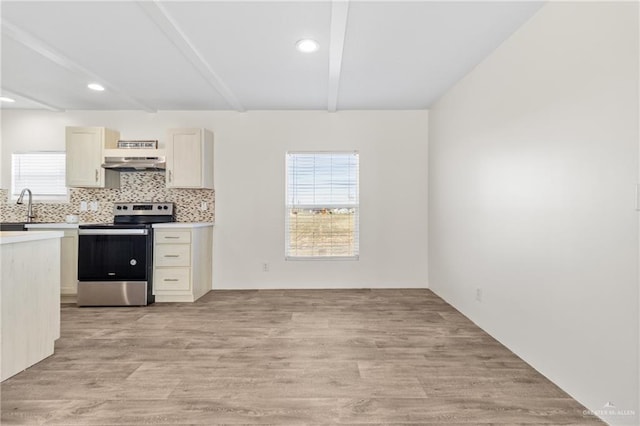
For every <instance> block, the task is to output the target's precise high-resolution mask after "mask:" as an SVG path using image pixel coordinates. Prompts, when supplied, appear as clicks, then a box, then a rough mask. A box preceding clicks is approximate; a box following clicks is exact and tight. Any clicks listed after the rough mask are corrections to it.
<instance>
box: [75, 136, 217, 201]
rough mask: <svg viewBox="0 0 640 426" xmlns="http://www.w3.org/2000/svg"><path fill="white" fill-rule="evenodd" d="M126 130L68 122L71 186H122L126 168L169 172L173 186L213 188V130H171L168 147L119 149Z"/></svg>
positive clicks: (170, 183) (170, 184)
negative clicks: (119, 143) (121, 181)
mask: <svg viewBox="0 0 640 426" xmlns="http://www.w3.org/2000/svg"><path fill="white" fill-rule="evenodd" d="M119 138H120V133H119V132H117V131H115V130H110V129H107V128H104V127H67V129H66V149H67V171H66V176H67V177H66V183H67V186H68V187H81V188H118V187H119V186H120V177H119V175H118V172H121V171H135V172H141V171H165V169H166V177H165V181H166V187H167V188H191V189H193V188H197V189H213V133H212V132H211V131H209V130H207V129H171V130H169V131H168V132H167V142H166V149H150V148H144V149H137V148H127V149H123V148H118V139H119Z"/></svg>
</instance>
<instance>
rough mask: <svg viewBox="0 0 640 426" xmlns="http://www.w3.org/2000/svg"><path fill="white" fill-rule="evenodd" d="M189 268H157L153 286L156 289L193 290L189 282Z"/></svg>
mask: <svg viewBox="0 0 640 426" xmlns="http://www.w3.org/2000/svg"><path fill="white" fill-rule="evenodd" d="M190 271H191V269H189V268H162V269H156V270H155V272H154V277H153V286H154V287H155V289H156V291H165V290H191V285H190V282H189V273H190Z"/></svg>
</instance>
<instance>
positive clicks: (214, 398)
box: [1, 290, 602, 425]
mask: <svg viewBox="0 0 640 426" xmlns="http://www.w3.org/2000/svg"><path fill="white" fill-rule="evenodd" d="M1 391H2V393H1V398H2V417H1V423H2V425H13V424H28V425H38V424H55V425H142V424H144V425H178V424H180V425H214V424H275V425H303V424H326V425H337V424H443V425H449V424H475V425H477V424H489V423H490V424H552V425H560V424H572V425H585V424H602V423H601V422H600V421H599V420H598V419H597V418H594V417H589V416H584V415H583V410H584V407H582V406H581V405H580V404H578V403H577V402H576V401H574V400H573V399H571V398H570V397H569V396H568V395H567V394H565V393H564V392H563V391H561V390H560V389H559V388H558V387H556V386H555V385H554V384H552V383H551V382H549V381H548V380H547V379H545V378H544V377H543V376H541V375H540V374H538V373H537V372H536V371H535V370H533V369H532V368H531V367H529V366H528V365H527V364H526V363H524V362H523V361H522V360H520V359H519V358H518V357H516V356H515V355H514V354H513V353H511V352H510V351H509V350H508V349H506V348H505V347H503V346H502V345H500V344H499V343H497V342H496V341H495V340H494V339H492V338H491V337H490V336H488V335H487V334H486V333H484V332H483V331H482V330H480V329H479V328H477V327H476V326H475V325H474V324H473V323H471V322H470V321H469V320H467V319H466V318H465V317H464V316H462V315H461V314H460V313H458V312H457V311H456V310H454V309H453V308H452V307H451V306H449V305H447V304H446V303H445V302H444V301H443V300H442V299H440V298H438V297H437V296H435V295H434V294H433V293H432V292H430V291H429V290H278V291H216V292H210V293H209V294H207V295H206V296H205V297H204V298H202V299H201V300H200V301H198V302H196V303H194V304H186V303H184V304H183V303H173V304H156V305H153V306H149V307H146V308H77V307H75V306H74V305H63V308H62V337H61V338H60V339H59V340H58V341H57V344H56V353H55V354H54V355H53V356H51V357H50V358H48V359H46V360H44V361H42V362H40V363H39V364H37V365H35V366H33V367H31V368H30V369H28V370H26V371H24V372H22V373H20V374H18V375H17V376H14V377H13V378H11V379H9V380H7V381H5V382H4V383H2V386H1Z"/></svg>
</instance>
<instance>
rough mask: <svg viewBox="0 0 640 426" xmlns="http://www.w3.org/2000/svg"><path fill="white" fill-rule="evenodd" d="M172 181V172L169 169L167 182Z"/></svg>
mask: <svg viewBox="0 0 640 426" xmlns="http://www.w3.org/2000/svg"><path fill="white" fill-rule="evenodd" d="M171 181H173V173H171V170H169V182H171Z"/></svg>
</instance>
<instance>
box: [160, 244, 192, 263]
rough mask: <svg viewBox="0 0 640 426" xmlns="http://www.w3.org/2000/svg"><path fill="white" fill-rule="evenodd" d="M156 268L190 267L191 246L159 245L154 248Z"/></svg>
mask: <svg viewBox="0 0 640 426" xmlns="http://www.w3.org/2000/svg"><path fill="white" fill-rule="evenodd" d="M155 250H156V253H155V257H156V266H189V265H191V245H189V244H159V245H157V246H156V248H155Z"/></svg>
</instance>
